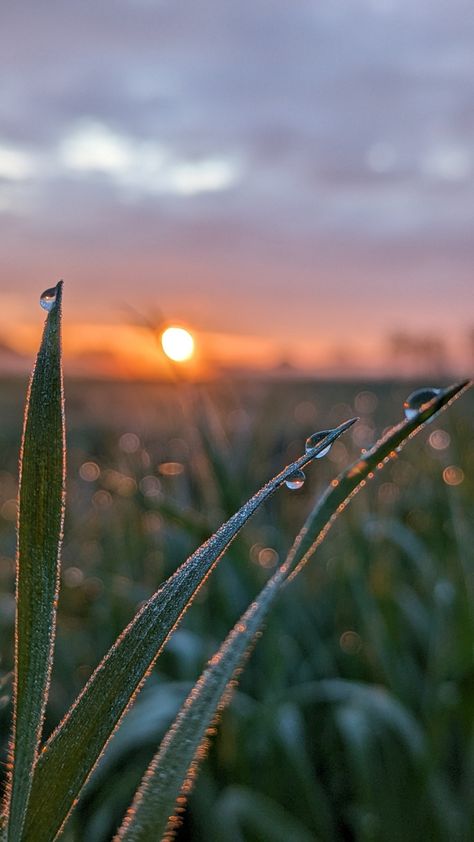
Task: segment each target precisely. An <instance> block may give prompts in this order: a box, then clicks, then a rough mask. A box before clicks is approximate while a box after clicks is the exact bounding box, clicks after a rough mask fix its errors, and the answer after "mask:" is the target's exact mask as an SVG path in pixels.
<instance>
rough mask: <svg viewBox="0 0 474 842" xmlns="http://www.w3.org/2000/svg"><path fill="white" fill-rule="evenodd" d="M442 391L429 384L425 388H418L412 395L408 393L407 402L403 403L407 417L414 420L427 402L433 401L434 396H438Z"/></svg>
mask: <svg viewBox="0 0 474 842" xmlns="http://www.w3.org/2000/svg"><path fill="white" fill-rule="evenodd" d="M440 393H441V389H435V388H433V387H432V386H427V387H425V388H424V389H417V390H416V392H412V393H411V395H408V397H407V399H406V401H405V403H404V404H403V411H404V413H405V418H406V419H407V420H408V421H412V419H413V418H416V416H417V415H418V413H419V412H420V410H421V409H422V408H423V407H424V406H425V404H427V403H429V402H430V401H432V400H433V398H436V397H438V395H439V394H440Z"/></svg>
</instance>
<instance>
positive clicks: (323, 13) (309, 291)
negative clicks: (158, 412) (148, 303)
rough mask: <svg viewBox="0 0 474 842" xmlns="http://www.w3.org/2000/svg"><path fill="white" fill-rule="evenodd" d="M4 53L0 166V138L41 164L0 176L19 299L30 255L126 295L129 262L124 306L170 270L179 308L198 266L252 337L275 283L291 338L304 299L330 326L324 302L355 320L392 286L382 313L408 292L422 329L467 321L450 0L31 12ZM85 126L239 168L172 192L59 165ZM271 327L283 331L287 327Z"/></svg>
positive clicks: (464, 79)
mask: <svg viewBox="0 0 474 842" xmlns="http://www.w3.org/2000/svg"><path fill="white" fill-rule="evenodd" d="M0 46H1V52H2V55H3V71H2V98H1V100H0V153H1V149H2V144H3V146H6V147H8V148H9V149H10V148H13V149H17V150H19V151H20V152H22V153H24V154H25V155H27V156H28V155H29V156H31V157H32V159H33V160H35V161H36V166H37V169H36V172H35V174H34V175H32V176H31V177H28V178H25V179H23V180H21V179H17V180H16V181H15V180H11V179H10V180H8V178H4V179H3V180H2V179H1V178H0V214H1V216H2V225H3V237H2V242H1V244H0V257H1V258H2V261H3V264H4V265H8V267H9V277H14V278H15V279H16V281H17V283H19V284H23V285H24V287H25V289H26V288H28V287H29V286H31V285H32V284H33V281H31V282H30V281H29V280H26V279H25V280H24V281H22V277H23V273H28V271H29V272H31V268H30V269H28V266H30V267H31V266H32V265H33V266H34V265H35V261H36V265H37V266H40V267H41V271H44V272H46V271H47V266H48V262H49V264H50V265H51V266H52V268H51V272H52V274H53V275H54V274H59V272H56V265H57V264H58V263H61V264H62V268H61V272H60V274H62V273H63V272H64V274H66V275H68V274H69V275H70V276H71V277H72V279H73V283H74V284H76V285H77V287H78V289H79V288H81V289H84V290H88V289H92V288H94V287H97V284H100V283H102V284H103V286H104V290H105V288H106V287H107V289H109V287H110V286H112V277H114V278H115V288H116V290H117V293H120V295H121V296H123V295H124V294H125V293H126V286H127V284H126V279H125V276H126V272H128V273H130V272H132V274H133V267H134V266H137V267H139V268H140V272H142V273H143V275H142V276H141V277H140V280H139V281H137V290H138V291H137V295H143V298H144V300H145V298H146V297H148V298H149V297H150V296H151V295H153V293H154V280H152V279H153V278H156V276H157V275H158V276H159V278H160V284H159V286H160V289H162V288H164V287H165V286H166V280H167V273H169V272H170V271H171V274H172V281H173V288H172V291H171V292H166V297H167V300H168V303H169V305H170V306H172V301H173V295H172V294H173V292H174V294H175V296H178V297H179V296H180V294H181V293H183V292H185V293H186V294H187V300H184V301H183V297H182V295H181V299H180V300H181V302H182V307H183V308H184V309H186V306H189V307H191V308H192V307H194V306H195V305H194V304H192V302H191V298H192V295H196V291H195V289H194V291H193V289H192V287H193V284H192V282H191V280H190V273H192V272H193V271H194V272H195V274H196V278H198V279H199V291H200V293H201V295H203V296H206V295H207V296H210V295H213V296H214V295H215V294H217V299H216V301H220V300H221V297H222V301H224V298H225V294H224V293H225V290H224V289H221V288H220V286H223V287H225V286H228V287H229V286H231V285H233V284H234V285H238V289H239V290H240V292H241V295H242V296H244V300H245V303H244V300H241V301H240V304H239V301H238V297H237V296H236V295H235V294H234V293H233V292H232V298H233V300H235V306H234V308H233V312H232V315H231V317H229V316H227V315H226V316H225V317H224V321H226V322H229V326H230V327H232V326H233V327H235V328H236V329H243V328H244V327H245V326H246V325H247V324H248V323H250V322H252V323H255V325H256V326H257V325H258V323H259V320H260V323H261V319H262V313H264V312H265V307H266V304H267V302H268V293H269V291H270V290H272V289H274V290H277V291H278V296H279V304H280V306H281V307H282V308H283V311H284V310H285V301H286V299H285V290H287V291H288V295H291V299H292V300H291V312H292V318H293V319H297V320H299V323H300V325H301V328H300V329H301V330H304V331H307V332H309V331H310V330H311V324H312V322H311V319H310V317H309V316H308V315H307V306H308V299H309V300H313V297H314V302H315V303H317V304H318V305H319V304H320V303H321V302H324V306H325V307H326V308H327V309H328V311H329V312H330V313H338V312H339V313H340V308H341V301H343V302H349V303H350V306H351V307H353V308H355V311H356V312H359V309H362V307H361V304H360V302H361V301H364V302H366V301H367V300H368V298H369V297H372V301H373V302H374V306H375V304H376V305H377V306H378V307H380V308H381V310H383V308H384V306H385V302H386V301H387V300H388V299H389V298H390V295H391V292H392V290H393V285H394V284H396V285H397V290H398V291H399V293H400V295H399V298H398V300H397V301H395V302H392V305H391V310H392V318H393V320H394V321H397V320H398V321H399V322H400V320H402V319H403V312H404V310H403V308H404V306H406V305H405V303H404V299H405V297H408V296H410V297H411V299H412V300H413V301H414V306H415V310H416V313H417V314H418V317H419V319H420V320H423V319H427V320H428V321H430V320H431V321H432V322H434V321H435V320H436V318H438V319H439V324H440V325H441V324H442V323H444V321H445V320H446V319H454V318H460V319H465V318H466V315H465V304H464V303H463V298H465V295H466V290H467V286H466V284H467V279H468V278H469V277H470V273H471V271H472V270H471V267H472V264H473V259H474V244H473V241H472V236H471V229H472V213H473V207H474V158H473V155H474V151H473V150H474V112H473V109H472V102H473V100H474V81H473V80H474V18H473V16H472V12H471V4H470V2H468V1H467V0H451V2H443V1H442V0H420V2H417V3H416V4H413V3H409V2H408V0H398V2H389V0H385V2H384V0H379V2H376V0H372V2H369V0H360V2H354V0H324V1H323V2H322V0H317V2H316V0H314V1H313V2H309V0H303V2H301V3H289V2H287V0H273V2H266V1H265V0H257V1H256V2H255V1H254V2H252V1H251V0H241V2H239V3H238V4H236V3H234V2H230V0H197V2H195V3H192V4H189V3H188V2H183V0H178V2H161V3H156V2H153V3H151V2H137V0H134V2H133V1H132V0H115V2H114V3H112V2H109V3H100V4H97V3H92V2H89V0H86V2H81V3H80V4H76V3H72V2H70V3H53V4H47V5H41V6H39V5H38V4H35V3H33V2H32V0H29V2H25V3H22V4H21V6H16V7H13V6H11V7H9V8H8V9H6V10H5V11H4V13H3V25H2V30H1V32H0ZM84 120H89V121H91V120H93V121H95V122H96V123H99V124H100V125H102V126H103V127H105V128H106V129H107V131H109V132H110V133H111V134H114V135H116V136H117V137H118V138H121V139H122V140H123V142H124V143H125V144H128V145H129V147H130V148H132V147H133V149H135V152H134V154H135V155H136V156H138V158H139V156H140V154H142V153H141V152H140V150H142V149H144V148H145V146H144V144H151V145H155V146H156V147H160V148H161V147H163V148H164V149H165V150H167V151H168V153H169V154H171V155H173V156H174V158H175V159H176V161H177V162H178V164H177V165H179V166H181V165H183V166H188V165H190V164H193V162H194V163H195V162H196V161H198V162H199V161H200V160H210V161H213V160H216V159H229V160H235V161H237V162H238V177H237V179H236V181H235V182H234V183H229V185H228V186H227V188H226V189H222V190H215V192H206V191H201V192H199V191H198V192H197V194H196V195H192V196H189V195H179V194H176V193H174V192H173V190H171V189H164V190H156V191H153V190H148V189H147V187H148V185H146V184H143V182H142V183H141V184H138V183H137V184H136V185H135V187H134V188H133V189H132V187H131V186H130V184H128V186H127V185H126V184H125V185H124V183H123V179H122V180H120V179H119V178H118V177H117V174H116V173H115V174H114V173H110V172H109V173H107V172H100V171H97V170H94V168H91V169H89V170H87V169H86V170H84V171H80V172H79V173H78V172H73V171H71V170H70V169H68V168H67V167H65V166H64V165H61V163H60V161H59V159H58V149H59V148H60V145H61V143H63V142H64V139H65V138H67V137H68V136H71V133H73V132H74V131H76V130H77V127H78V126H80V125H81V121H84ZM127 148H128V147H127ZM0 164H1V154H0ZM134 166H135V165H134ZM0 173H1V166H0ZM135 175H136V173H135ZM2 196H3V197H6V198H4V201H3V204H2ZM2 208H3V210H2ZM25 242H27V243H28V247H29V252H30V254H29V260H28V254H26V255H25V252H24V248H23V246H22V244H24V243H25ZM124 261H125V262H124ZM170 267H172V269H170ZM25 278H26V275H25ZM101 279H102V280H101ZM6 282H7V279H6V278H5V283H6ZM196 284H197V282H196ZM196 284H195V287H196ZM433 290H435V294H434V295H433V294H430V291H431V293H432V292H433ZM295 292H296V294H297V295H296V298H295ZM107 294H108V295H110V290H109V291H108V293H107ZM227 294H228V295H229V294H230V293H229V292H228V291H227ZM384 297H385V299H384ZM103 298H104V300H105V298H106V295H105V292H104V295H103ZM294 298H295V300H293V299H294ZM298 302H300V303H299V304H298ZM101 306H104V305H103V304H102V305H101ZM276 306H277V303H276V302H275V307H276ZM177 307H178V304H176V307H175V309H177ZM249 310H251V314H249ZM208 319H209V322H210V323H211V322H212V323H213V326H215V324H214V322H216V323H218V322H219V320H220V319H221V315H220V314H219V313H216V314H215V315H214V316H209V317H208ZM387 320H388V321H389V319H388V316H387V314H385V315H384V316H383V317H382V319H381V323H383V324H385V322H387ZM346 321H347V323H348V320H347V319H346ZM273 323H274V324H275V325H276V326H277V327H275V329H278V330H282V329H284V324H285V318H284V316H283V315H279V314H277V315H276V316H275V318H274V320H273ZM344 323H345V322H344ZM266 329H267V330H270V329H271V326H270V327H269V326H268V325H266Z"/></svg>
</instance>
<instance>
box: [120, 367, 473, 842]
mask: <svg viewBox="0 0 474 842" xmlns="http://www.w3.org/2000/svg"><path fill="white" fill-rule="evenodd" d="M467 386H468V383H461V384H457V385H455V386H451V387H449V388H448V389H445V390H444V391H443V392H442V394H440V395H439V396H438V397H437V398H436V399H435V400H433V401H432V402H430V404H429V405H428V406H426V408H424V409H423V411H422V412H419V413H418V414H417V415H416V416H415V417H414V418H413V419H412V420H409V421H403V422H401V423H400V424H399V425H397V426H396V427H394V428H393V429H391V430H390V431H389V432H388V433H386V435H385V436H384V437H383V438H382V439H381V440H380V441H379V442H377V444H375V445H374V446H373V447H372V448H371V450H369V451H368V452H367V453H365V454H364V455H363V456H362V457H361V459H359V460H358V461H357V462H355V463H354V464H353V465H351V466H349V468H347V469H346V470H345V471H343V472H342V473H341V474H340V475H339V476H338V477H337V479H336V480H333V482H332V483H331V485H330V486H329V487H328V489H327V491H326V492H325V493H324V494H323V495H322V497H321V498H320V500H319V501H318V502H317V503H316V505H315V507H314V509H313V510H312V512H311V513H310V515H309V517H308V518H307V520H306V522H305V524H304V526H303V528H302V529H301V531H300V533H299V534H298V536H297V538H296V540H295V542H294V544H293V547H292V549H291V550H290V552H289V554H288V556H287V558H286V559H285V561H284V562H283V564H281V565H280V567H279V568H278V569H277V570H276V571H275V573H274V574H273V576H272V577H271V579H269V581H268V582H267V584H266V585H265V587H264V588H263V590H262V591H261V593H260V595H259V596H258V597H257V599H256V600H255V601H254V602H253V603H252V605H251V606H250V607H249V608H248V609H247V611H246V612H245V613H244V614H243V615H242V617H241V618H240V620H239V621H238V622H237V623H236V625H235V626H234V628H233V629H232V631H231V632H230V634H229V635H228V637H227V638H226V640H225V641H224V643H223V644H222V646H221V648H220V649H219V651H218V652H217V653H216V654H215V655H214V656H213V658H212V659H211V660H210V662H209V664H208V666H207V668H206V670H205V671H204V672H203V674H202V675H201V678H200V679H199V681H198V682H197V684H196V685H195V687H194V688H193V690H192V691H191V693H190V695H189V696H188V698H187V700H186V701H185V703H184V705H183V707H182V708H181V710H180V712H179V714H178V716H177V718H176V720H175V722H174V723H173V725H172V726H171V728H170V730H169V731H168V732H167V734H166V735H165V737H164V739H163V741H162V743H161V746H160V749H159V751H158V752H157V754H156V755H155V757H154V759H153V760H152V762H151V764H150V766H149V767H148V770H147V772H146V774H145V776H144V778H143V780H142V783H141V785H140V787H139V789H138V791H137V793H136V795H135V798H134V801H133V802H132V805H131V807H130V809H129V811H128V813H127V815H126V817H125V819H124V822H123V824H122V826H121V828H120V830H119V832H118V834H117V836H116V837H115V839H116V842H146V840H148V839H151V838H156V839H160V838H163V839H169V838H171V836H172V834H173V831H174V830H175V829H176V827H177V826H178V825H179V812H180V811H182V810H183V809H184V804H185V802H186V797H187V795H188V793H189V791H190V789H191V788H192V784H193V781H194V779H195V777H196V774H197V771H198V766H199V762H200V760H201V759H202V757H203V756H204V755H205V753H206V748H207V742H208V737H209V735H210V734H212V733H213V731H214V729H215V725H216V723H217V721H218V719H219V715H220V713H221V711H222V710H223V708H224V707H225V706H226V704H227V702H228V700H229V698H230V696H231V694H232V691H233V689H234V687H235V686H236V684H237V682H238V676H239V674H240V673H241V672H242V670H243V668H244V665H245V661H246V659H247V657H248V655H249V653H250V651H251V649H252V646H253V644H254V643H255V640H256V639H257V637H258V636H259V634H260V633H261V627H262V624H263V622H264V621H265V618H266V616H267V614H268V611H269V609H270V607H271V605H272V604H273V602H274V600H275V598H276V597H277V596H278V594H279V591H280V588H281V587H282V586H283V585H284V584H286V583H287V582H288V581H289V580H290V579H291V578H293V576H294V575H296V574H297V573H298V572H299V571H300V570H301V569H302V567H303V566H304V564H305V563H306V562H307V561H308V560H309V559H310V557H311V556H312V555H313V554H314V552H315V550H316V549H317V547H318V546H319V544H320V543H321V542H322V541H323V540H324V538H325V536H326V535H327V532H328V530H329V528H330V526H331V525H332V523H333V522H334V520H335V518H336V517H337V515H338V514H340V513H341V512H342V511H343V510H344V508H345V506H346V505H347V503H348V502H349V501H350V500H351V499H352V497H353V496H354V494H355V493H356V492H357V491H358V490H359V489H361V488H363V487H364V486H365V484H366V481H367V478H372V477H373V476H374V472H375V471H376V470H377V469H382V468H383V467H384V466H385V465H386V464H387V463H388V462H389V461H390V459H391V458H393V457H394V455H396V453H397V451H398V450H399V449H400V448H401V447H402V446H403V444H405V443H406V442H407V441H408V440H409V439H411V438H412V437H413V436H414V435H416V433H418V432H419V431H420V430H421V429H422V428H423V426H424V424H425V423H426V421H428V420H429V419H430V418H432V417H433V416H434V415H435V414H436V413H437V412H439V411H440V410H441V409H443V408H445V407H446V406H449V405H450V404H451V403H452V401H453V400H454V399H455V398H457V397H459V395H460V394H461V393H462V392H463V391H464V390H465V389H466V388H467Z"/></svg>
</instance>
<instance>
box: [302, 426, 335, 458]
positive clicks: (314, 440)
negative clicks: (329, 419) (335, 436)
mask: <svg viewBox="0 0 474 842" xmlns="http://www.w3.org/2000/svg"><path fill="white" fill-rule="evenodd" d="M330 432H331V430H321V432H319V433H313V435H312V436H309V438H307V439H306V444H305V450H306V453H311V451H312V450H314V448H315V447H317V446H318V444H320V442H322V440H323V439H325V438H326V436H327V435H328V434H329V433H330ZM331 446H332V445H330V444H328V446H327V447H325V448H324V450H322V451H321V453H318V454H317V456H316V459H322V458H323V456H326V454H327V453H329V451H330V450H331Z"/></svg>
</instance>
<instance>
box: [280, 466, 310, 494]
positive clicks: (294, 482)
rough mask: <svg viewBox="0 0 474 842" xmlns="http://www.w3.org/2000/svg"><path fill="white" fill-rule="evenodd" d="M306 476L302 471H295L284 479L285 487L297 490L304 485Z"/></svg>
mask: <svg viewBox="0 0 474 842" xmlns="http://www.w3.org/2000/svg"><path fill="white" fill-rule="evenodd" d="M305 479H306V477H305V475H304V473H303V471H300V470H298V471H295V472H294V474H291V476H290V477H288V479H286V480H285V483H286V486H287V488H289V489H291V491H297V490H298V488H302V487H303V485H304V481H305Z"/></svg>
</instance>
